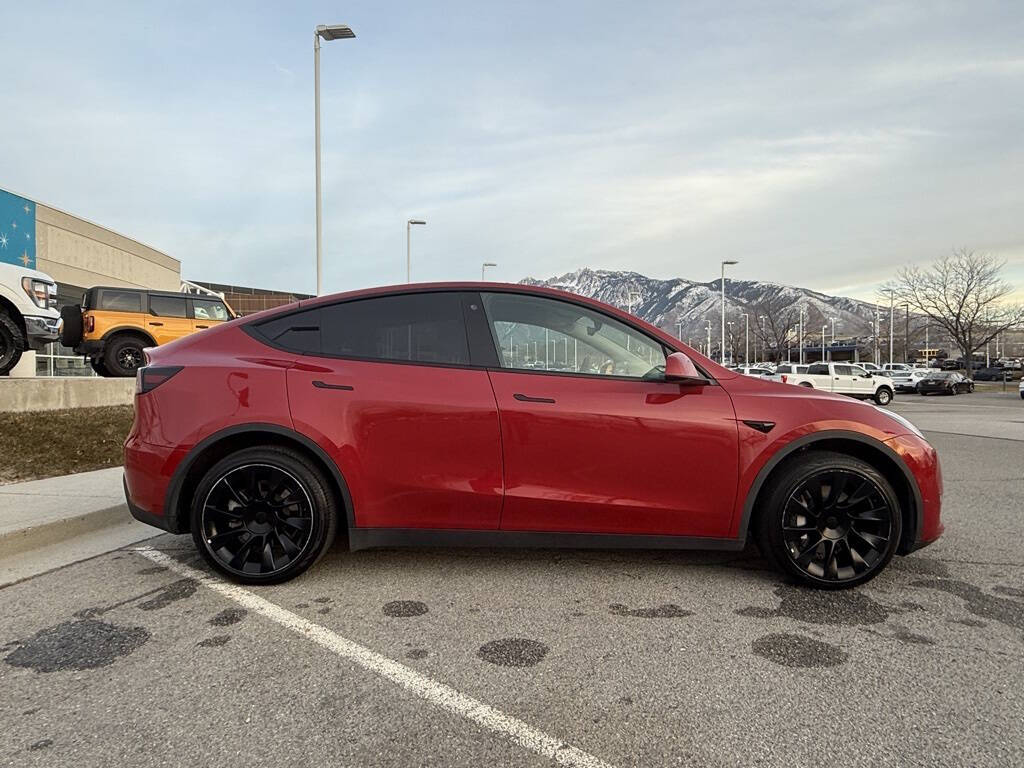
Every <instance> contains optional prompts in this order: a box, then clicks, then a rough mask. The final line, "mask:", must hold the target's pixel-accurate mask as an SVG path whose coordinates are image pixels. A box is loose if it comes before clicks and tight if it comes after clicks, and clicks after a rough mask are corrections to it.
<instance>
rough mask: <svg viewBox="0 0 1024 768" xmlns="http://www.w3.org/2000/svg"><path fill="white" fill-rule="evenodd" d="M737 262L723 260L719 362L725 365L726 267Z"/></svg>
mask: <svg viewBox="0 0 1024 768" xmlns="http://www.w3.org/2000/svg"><path fill="white" fill-rule="evenodd" d="M735 264H739V262H738V261H723V262H722V354H721V355H720V356H719V357H720V358H721V359H720V360H719V362H721V363H722V365H725V268H726V267H731V266H733V265H735Z"/></svg>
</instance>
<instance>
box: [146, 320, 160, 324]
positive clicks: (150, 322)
mask: <svg viewBox="0 0 1024 768" xmlns="http://www.w3.org/2000/svg"><path fill="white" fill-rule="evenodd" d="M149 324H150V325H163V323H154V322H153V321H152V320H150V321H149Z"/></svg>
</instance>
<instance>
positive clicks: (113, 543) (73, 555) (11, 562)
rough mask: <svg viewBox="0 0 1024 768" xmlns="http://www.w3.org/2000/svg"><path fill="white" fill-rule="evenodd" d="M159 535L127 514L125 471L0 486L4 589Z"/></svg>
mask: <svg viewBox="0 0 1024 768" xmlns="http://www.w3.org/2000/svg"><path fill="white" fill-rule="evenodd" d="M159 534H160V531H158V530H157V529H156V528H153V527H151V526H148V525H144V524H142V523H139V522H136V521H135V520H134V519H132V517H131V515H130V514H129V513H128V507H127V505H126V504H125V500H124V490H123V488H122V485H121V468H120V467H111V468H110V469H99V470H96V471H95V472H82V473H79V474H75V475H64V476H62V477H51V478H47V479H45V480H31V481H29V482H27V483H13V484H11V485H0V586H3V585H5V584H9V583H11V582H13V581H17V580H19V579H22V578H26V577H27V576H30V575H33V574H35V573H41V572H43V571H45V570H49V569H50V568H56V567H59V566H61V565H67V564H68V563H72V562H77V561H78V560H83V559H85V558H88V557H93V556H95V555H98V554H102V553H103V552H109V551H110V550H112V549H117V548H119V547H123V546H126V545H127V544H131V543H133V542H136V541H141V540H142V539H147V538H150V537H152V536H157V535H159Z"/></svg>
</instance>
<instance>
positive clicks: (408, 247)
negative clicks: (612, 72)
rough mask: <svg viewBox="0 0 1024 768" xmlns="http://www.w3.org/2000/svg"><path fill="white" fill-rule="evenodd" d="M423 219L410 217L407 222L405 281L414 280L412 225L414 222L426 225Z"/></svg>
mask: <svg viewBox="0 0 1024 768" xmlns="http://www.w3.org/2000/svg"><path fill="white" fill-rule="evenodd" d="M426 223H427V222H425V221H423V220H422V219H409V220H408V221H407V222H405V282H407V283H411V282H412V245H411V243H412V237H411V232H412V227H413V224H423V225H426Z"/></svg>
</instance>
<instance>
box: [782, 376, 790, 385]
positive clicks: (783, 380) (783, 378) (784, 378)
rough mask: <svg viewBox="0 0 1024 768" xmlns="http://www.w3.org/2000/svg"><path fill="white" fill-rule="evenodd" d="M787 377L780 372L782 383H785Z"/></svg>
mask: <svg viewBox="0 0 1024 768" xmlns="http://www.w3.org/2000/svg"><path fill="white" fill-rule="evenodd" d="M788 378H789V377H788V376H786V374H782V383H783V384H785V383H786V381H787V380H788Z"/></svg>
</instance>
